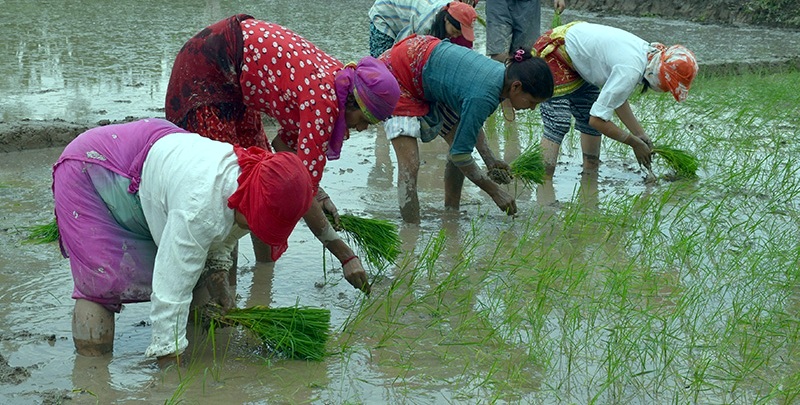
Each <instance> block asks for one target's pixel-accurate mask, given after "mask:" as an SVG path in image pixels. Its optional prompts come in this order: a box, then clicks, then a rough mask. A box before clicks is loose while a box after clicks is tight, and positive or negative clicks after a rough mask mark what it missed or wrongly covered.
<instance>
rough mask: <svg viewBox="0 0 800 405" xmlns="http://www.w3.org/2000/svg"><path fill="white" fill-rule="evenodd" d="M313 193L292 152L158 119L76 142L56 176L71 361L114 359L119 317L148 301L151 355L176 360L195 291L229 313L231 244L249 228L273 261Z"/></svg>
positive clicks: (95, 132)
mask: <svg viewBox="0 0 800 405" xmlns="http://www.w3.org/2000/svg"><path fill="white" fill-rule="evenodd" d="M312 190H313V184H312V181H311V177H310V176H309V174H308V171H307V170H306V168H305V167H304V165H303V163H302V162H301V161H300V159H299V158H298V157H297V155H295V154H293V153H272V152H269V151H266V150H264V149H262V148H259V147H250V148H247V149H245V148H242V147H239V146H233V145H231V144H228V143H223V142H217V141H213V140H210V139H207V138H204V137H201V136H199V135H197V134H193V133H188V132H187V131H185V130H183V129H180V128H178V127H176V126H175V125H173V124H172V123H169V122H167V121H164V120H158V119H149V120H141V121H136V122H132V123H128V124H120V125H109V126H105V127H99V128H95V129H92V130H89V131H87V132H84V133H83V134H81V135H80V136H78V137H77V138H76V139H75V140H73V141H72V142H71V143H70V144H69V145H68V146H67V147H66V148H65V149H64V152H63V153H62V154H61V157H60V158H59V159H58V161H57V162H56V164H55V166H54V167H53V196H54V198H55V213H56V220H57V222H58V229H59V231H60V244H61V251H62V254H63V255H64V256H65V257H68V258H69V260H70V267H71V269H72V275H73V279H74V281H75V287H74V290H73V294H72V297H73V298H74V299H75V310H74V314H73V320H72V335H73V340H74V343H75V348H76V349H77V351H78V353H79V354H82V355H87V356H98V355H102V354H105V353H109V352H111V351H112V349H113V343H114V313H115V312H119V311H120V309H121V308H122V304H125V303H132V302H146V301H151V302H152V304H151V305H152V307H151V311H150V318H151V320H152V324H153V330H152V341H151V343H150V346H149V347H148V348H147V351H146V355H147V356H155V357H159V359H160V360H165V359H169V358H171V357H174V356H175V355H179V354H181V353H182V352H183V351H184V350H185V348H186V346H187V340H186V323H187V316H188V313H189V306H190V303H191V301H192V297H193V293H192V292H193V289H195V288H196V287H197V288H205V289H207V290H208V294H209V295H210V296H211V298H212V299H213V300H214V301H216V302H217V303H218V304H220V305H221V306H222V308H223V310H225V309H230V308H231V307H233V305H234V300H233V297H232V296H231V291H230V289H229V285H228V277H227V273H226V271H227V270H228V269H229V268H230V267H231V264H232V260H231V252H232V251H233V249H234V247H235V246H236V241H237V240H238V238H240V237H242V236H243V235H245V234H247V232H248V229H249V230H250V232H252V233H253V234H254V235H255V236H256V237H257V238H258V239H260V240H261V241H263V242H264V243H265V244H266V245H268V246H270V247H271V252H272V259H273V260H277V259H278V257H280V256H281V254H282V253H283V252H284V251H285V250H286V248H287V239H288V237H289V235H290V234H291V232H292V230H293V229H294V227H295V225H296V224H297V222H298V221H299V220H300V218H301V217H302V216H303V214H305V213H306V211H307V210H308V208H309V206H310V205H311V201H312V200H313V194H312V193H313V191H312ZM364 281H365V280H364Z"/></svg>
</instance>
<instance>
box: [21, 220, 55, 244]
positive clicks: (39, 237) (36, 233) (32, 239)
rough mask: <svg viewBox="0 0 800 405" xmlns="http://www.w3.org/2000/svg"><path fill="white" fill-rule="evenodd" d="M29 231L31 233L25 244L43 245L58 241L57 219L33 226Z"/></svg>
mask: <svg viewBox="0 0 800 405" xmlns="http://www.w3.org/2000/svg"><path fill="white" fill-rule="evenodd" d="M28 230H29V231H30V233H29V234H28V236H27V237H26V238H25V243H34V244H43V243H50V242H55V241H57V240H58V225H57V224H56V220H55V218H53V220H52V221H50V222H49V223H47V224H44V225H35V226H31V227H29V228H28Z"/></svg>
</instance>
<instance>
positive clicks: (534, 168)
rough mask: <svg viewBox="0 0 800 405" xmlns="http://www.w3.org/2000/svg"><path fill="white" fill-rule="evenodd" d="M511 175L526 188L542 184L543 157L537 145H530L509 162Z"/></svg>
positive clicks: (540, 148)
mask: <svg viewBox="0 0 800 405" xmlns="http://www.w3.org/2000/svg"><path fill="white" fill-rule="evenodd" d="M511 175H512V176H513V177H514V178H515V179H517V180H519V181H521V182H522V183H523V184H524V185H525V186H527V187H531V188H532V187H533V185H534V184H542V183H544V155H542V147H541V146H540V145H539V144H535V145H531V146H529V147H528V148H527V149H525V151H523V152H522V153H521V154H520V155H519V156H518V157H517V158H516V159H514V161H513V162H511Z"/></svg>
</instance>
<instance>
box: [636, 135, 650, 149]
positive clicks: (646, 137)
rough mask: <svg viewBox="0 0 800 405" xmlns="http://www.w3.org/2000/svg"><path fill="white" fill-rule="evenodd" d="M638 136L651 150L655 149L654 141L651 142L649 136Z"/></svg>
mask: <svg viewBox="0 0 800 405" xmlns="http://www.w3.org/2000/svg"><path fill="white" fill-rule="evenodd" d="M637 136H638V138H639V139H641V140H642V142H644V143H646V144H647V146H648V147H650V149H653V141H651V140H650V137H649V136H647V134H641V135H637Z"/></svg>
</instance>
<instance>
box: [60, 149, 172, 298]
mask: <svg viewBox="0 0 800 405" xmlns="http://www.w3.org/2000/svg"><path fill="white" fill-rule="evenodd" d="M129 185H130V180H129V179H127V178H125V177H123V176H121V175H119V174H117V173H114V172H112V171H111V170H108V169H106V168H104V167H102V166H99V165H95V164H92V163H86V162H82V161H79V160H64V161H62V162H60V163H59V164H58V165H57V166H56V167H55V169H54V171H53V196H54V198H55V212H56V221H57V223H58V230H59V234H60V240H59V242H60V244H61V252H62V254H63V255H64V257H67V258H69V261H70V267H71V268H72V277H73V279H74V282H75V288H74V290H73V293H72V298H75V299H85V300H88V301H92V302H96V303H98V304H101V305H103V306H104V307H106V308H107V309H109V310H111V311H114V312H119V311H120V310H121V309H122V304H124V303H131V302H144V301H150V293H151V291H152V288H151V283H152V279H153V265H154V261H155V257H156V245H155V243H154V242H153V239H152V237H151V236H150V231H149V229H148V228H147V223H146V221H145V220H144V214H143V213H142V209H141V206H140V205H139V203H138V196H137V195H136V194H131V193H128V192H127V190H128V187H129Z"/></svg>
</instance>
